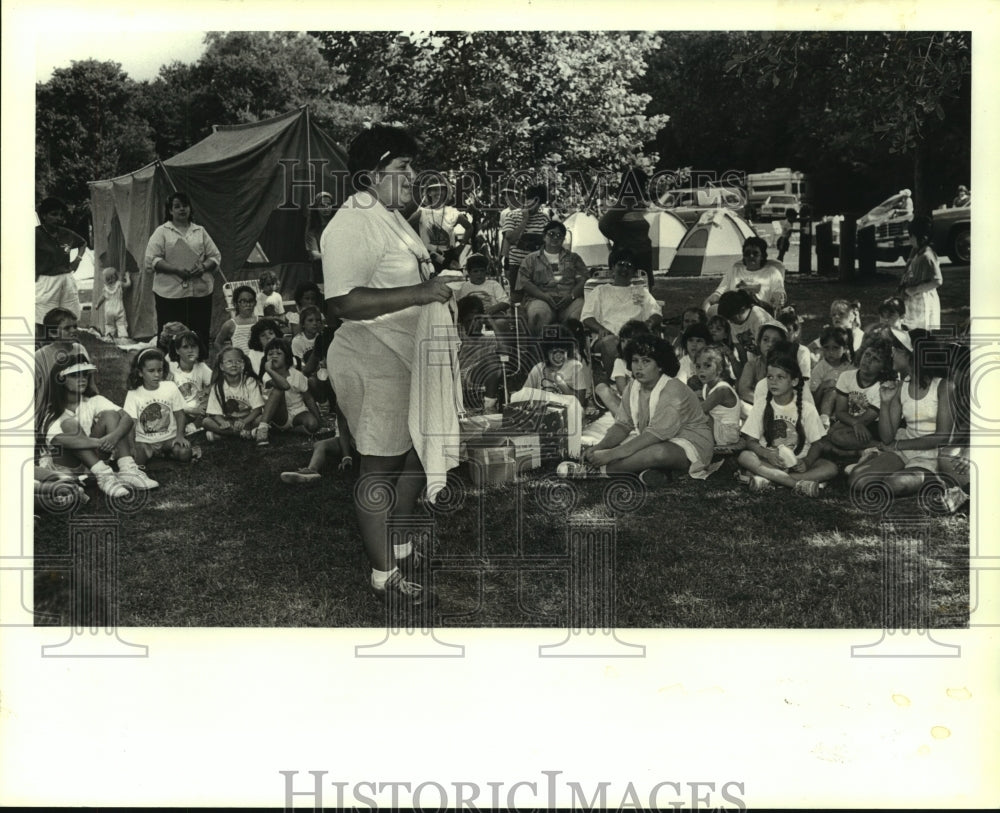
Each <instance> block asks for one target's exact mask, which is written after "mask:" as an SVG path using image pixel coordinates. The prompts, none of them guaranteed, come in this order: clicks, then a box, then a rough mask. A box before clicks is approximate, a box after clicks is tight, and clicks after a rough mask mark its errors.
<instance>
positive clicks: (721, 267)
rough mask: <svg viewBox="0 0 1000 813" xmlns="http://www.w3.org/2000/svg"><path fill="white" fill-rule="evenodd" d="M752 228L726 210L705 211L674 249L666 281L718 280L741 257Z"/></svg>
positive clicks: (752, 231) (751, 234) (752, 233)
mask: <svg viewBox="0 0 1000 813" xmlns="http://www.w3.org/2000/svg"><path fill="white" fill-rule="evenodd" d="M755 234H756V232H755V231H754V228H753V226H751V225H750V224H749V223H747V221H745V220H744V219H743V218H742V217H740V216H739V215H734V214H733V213H732V212H731V211H729V210H728V209H711V210H709V211H706V212H705V213H704V214H703V215H702V216H701V218H699V220H698V222H697V223H695V225H694V226H692V227H691V230H690V231H689V232H688V233H687V234H686V235H684V239H683V240H682V241H681V243H680V245H679V246H678V247H677V254H676V256H675V257H674V259H673V261H672V262H671V263H670V271H669V272H668V273H667V276H668V277H706V276H722V275H723V274H724V273H725V272H726V271H728V270H729V269H730V268H732V267H733V263H735V262H736V261H737V260H739V259H741V258H742V256H743V243H744V241H745V240H746V239H747V238H748V237H752V236H754V235H755Z"/></svg>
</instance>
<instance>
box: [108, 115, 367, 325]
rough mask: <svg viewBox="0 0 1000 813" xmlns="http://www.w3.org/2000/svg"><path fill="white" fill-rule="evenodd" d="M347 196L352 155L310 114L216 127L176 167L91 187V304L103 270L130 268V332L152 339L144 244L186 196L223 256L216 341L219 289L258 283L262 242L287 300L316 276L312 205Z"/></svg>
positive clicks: (158, 166)
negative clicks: (170, 203) (255, 255)
mask: <svg viewBox="0 0 1000 813" xmlns="http://www.w3.org/2000/svg"><path fill="white" fill-rule="evenodd" d="M347 187H348V184H347V155H346V153H345V152H344V150H343V149H342V148H341V147H340V146H339V145H337V144H336V143H335V142H334V141H333V140H332V139H331V138H330V137H329V136H328V135H327V134H326V133H324V132H323V131H322V130H321V129H320V128H319V127H318V126H317V125H316V124H315V123H314V122H313V121H311V119H310V116H309V111H308V108H301V109H299V110H294V111H292V112H290V113H285V114H284V115H281V116H277V117H275V118H272V119H267V120H265V121H259V122H253V123H251V124H239V125H226V126H216V128H215V131H214V132H213V133H212V134H211V135H210V136H208V137H207V138H204V139H202V140H201V141H199V142H198V143H197V144H195V145H194V146H193V147H191V148H190V149H187V150H185V151H184V152H182V153H179V154H178V155H175V156H174V157H173V158H168V159H166V160H164V161H156V162H154V163H152V164H149V165H147V166H145V167H143V168H142V169H139V170H137V171H135V172H132V173H129V174H128V175H122V176H120V177H118V178H112V179H110V180H105V181H92V182H91V184H90V198H91V209H92V216H93V222H94V256H95V274H94V300H95V301H96V300H97V298H98V297H99V296H100V292H101V288H102V287H103V278H102V276H101V274H100V269H101V268H104V267H108V266H113V267H115V268H125V269H127V270H128V271H129V273H130V274H131V275H132V282H133V285H132V288H131V289H130V290H128V291H126V302H125V312H126V316H127V318H128V322H129V333H130V335H131V336H133V337H137V338H147V337H150V336H153V335H155V333H156V330H157V325H156V314H155V310H154V306H153V292H152V285H153V282H152V274H151V273H150V272H148V271H147V270H146V269H145V268H144V267H143V258H144V256H145V252H146V243H147V242H148V241H149V237H150V235H151V234H152V233H153V231H154V230H155V229H156V227H157V226H158V225H159V224H160V223H162V222H163V220H164V215H165V206H166V201H167V198H168V197H169V196H170V194H171V193H172V192H173V191H174V190H177V191H182V192H186V193H187V194H188V196H189V197H190V198H191V203H192V208H193V210H194V219H195V220H196V221H197V222H198V223H200V224H201V225H202V226H204V227H205V229H206V230H207V231H208V233H209V234H210V235H211V236H212V239H213V240H214V241H215V243H216V245H218V247H219V251H220V252H221V253H222V266H221V268H220V272H221V277H220V276H219V274H217V275H216V278H215V293H214V298H215V301H214V304H213V308H212V332H213V334H214V333H215V332H216V331H217V330H218V328H219V325H220V324H221V323H222V321H223V320H224V319H225V318H226V313H225V304H224V299H223V296H222V283H223V281H224V280H229V281H233V280H237V279H247V278H250V277H255V276H257V275H258V274H259V272H260V270H261V269H260V267H259V266H258V267H257V268H255V269H247V268H245V264H246V262H247V259H248V258H249V257H250V256H251V252H253V251H254V248H255V246H256V245H257V244H258V243H259V244H260V245H261V247H262V248H263V249H264V252H265V253H266V255H267V256H268V259H269V264H270V266H271V267H275V268H277V270H279V276H280V277H281V278H282V293H283V295H285V296H286V297H287V295H288V293H289V292H290V290H289V282H290V280H293V279H306V278H310V277H312V276H313V274H314V270H313V267H312V264H311V263H310V261H309V258H308V257H307V255H306V252H305V243H304V236H305V230H306V224H307V214H308V207H309V204H310V203H311V202H312V201H313V199H314V198H315V196H316V195H317V194H319V192H321V191H327V192H330V193H331V194H332V195H333V197H334V201H335V203H337V204H339V203H341V202H342V201H343V199H344V197H345V190H346V189H347ZM279 266H280V268H278V267H279ZM292 287H294V283H292Z"/></svg>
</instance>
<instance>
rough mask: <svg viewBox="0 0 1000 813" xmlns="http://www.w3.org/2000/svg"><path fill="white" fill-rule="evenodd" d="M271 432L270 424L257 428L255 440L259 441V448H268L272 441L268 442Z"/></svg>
mask: <svg viewBox="0 0 1000 813" xmlns="http://www.w3.org/2000/svg"><path fill="white" fill-rule="evenodd" d="M270 431H271V426H270V424H266V423H262V424H261V425H260V426H258V427H257V429H256V431H255V432H254V435H253V436H254V440H256V441H257V445H258V446H267V445H268V444H269V443H270V442H271V441H270V440H268V437H267V434H268V432H270Z"/></svg>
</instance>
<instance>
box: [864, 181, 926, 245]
mask: <svg viewBox="0 0 1000 813" xmlns="http://www.w3.org/2000/svg"><path fill="white" fill-rule="evenodd" d="M912 219H913V198H912V196H911V192H910V190H909V189H900V190H899V192H898V193H897V194H895V195H893V196H892V197H891V198H887V199H886V200H884V201H882V202H881V203H880V204H879V205H878V206H876V207H875V208H874V209H872V210H871V211H870V212H868V214H866V215H864V216H863V217H860V218H858V224H857V225H858V229H863V228H865V227H866V226H874V227H875V243H876V245H877V250H876V256H877V257H878V259H880V260H883V261H885V262H894V261H895V260H898V259H899V258H900V257H905V256H906V255H907V253H908V252H909V249H910V236H909V234H908V233H907V226H908V224H909V222H910V221H911V220H912Z"/></svg>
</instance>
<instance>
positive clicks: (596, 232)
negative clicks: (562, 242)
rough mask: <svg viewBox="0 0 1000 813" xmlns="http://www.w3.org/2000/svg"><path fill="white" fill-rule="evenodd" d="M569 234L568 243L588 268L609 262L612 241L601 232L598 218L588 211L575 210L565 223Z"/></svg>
mask: <svg viewBox="0 0 1000 813" xmlns="http://www.w3.org/2000/svg"><path fill="white" fill-rule="evenodd" d="M563 225H564V226H565V227H566V231H567V232H568V233H569V236H568V237H567V239H566V245H567V246H568V247H569V249H570V250H571V251H573V252H574V253H576V254H579V255H580V259H582V260H583V262H584V264H585V265H586V266H587V267H588V268H593V267H594V266H598V265H607V264H608V254H610V253H611V243H609V242H608V238H607V237H605V236H604V235H603V234H601V229H600V227H599V226H598V223H597V218H596V217H594V216H593V215H589V214H587V213H586V212H574V213H573V214H571V215H570V216H569V217H567V218H566V221H565V222H564V223H563Z"/></svg>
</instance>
